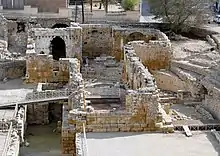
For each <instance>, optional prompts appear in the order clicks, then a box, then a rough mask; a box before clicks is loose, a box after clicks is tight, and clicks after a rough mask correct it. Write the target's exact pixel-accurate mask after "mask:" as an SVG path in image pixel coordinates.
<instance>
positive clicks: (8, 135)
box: [2, 122, 13, 156]
mask: <svg viewBox="0 0 220 156" xmlns="http://www.w3.org/2000/svg"><path fill="white" fill-rule="evenodd" d="M12 128H13V127H12V122H11V123H10V127H9V129H8V134H7V136H6V138H5V141H4V147H3V151H2V156H7V152H8V148H9V146H10V142H11V133H12Z"/></svg>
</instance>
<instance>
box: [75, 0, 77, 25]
mask: <svg viewBox="0 0 220 156" xmlns="http://www.w3.org/2000/svg"><path fill="white" fill-rule="evenodd" d="M77 16H78V6H77V2H76V0H75V22H77Z"/></svg>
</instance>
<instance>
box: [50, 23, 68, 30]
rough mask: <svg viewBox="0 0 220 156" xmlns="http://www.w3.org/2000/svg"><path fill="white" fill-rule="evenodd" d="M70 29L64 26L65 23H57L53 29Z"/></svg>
mask: <svg viewBox="0 0 220 156" xmlns="http://www.w3.org/2000/svg"><path fill="white" fill-rule="evenodd" d="M66 27H69V26H68V25H67V24H63V23H56V24H54V25H53V26H52V29H54V28H66Z"/></svg>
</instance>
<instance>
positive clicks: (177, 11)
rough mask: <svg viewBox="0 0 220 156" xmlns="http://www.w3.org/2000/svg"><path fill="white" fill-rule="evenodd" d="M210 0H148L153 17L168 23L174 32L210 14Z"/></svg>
mask: <svg viewBox="0 0 220 156" xmlns="http://www.w3.org/2000/svg"><path fill="white" fill-rule="evenodd" d="M211 1H212V0H148V3H149V6H150V10H151V13H153V14H154V15H155V18H160V19H162V21H163V22H167V23H169V24H170V26H171V29H172V30H173V31H174V32H178V31H183V30H184V29H186V28H187V26H198V25H201V24H203V23H204V22H205V18H207V17H208V16H210V14H211V7H210V4H211Z"/></svg>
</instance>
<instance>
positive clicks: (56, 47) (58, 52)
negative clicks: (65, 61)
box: [51, 36, 66, 61]
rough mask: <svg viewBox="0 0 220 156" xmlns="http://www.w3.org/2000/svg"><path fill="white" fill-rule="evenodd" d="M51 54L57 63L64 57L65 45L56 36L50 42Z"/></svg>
mask: <svg viewBox="0 0 220 156" xmlns="http://www.w3.org/2000/svg"><path fill="white" fill-rule="evenodd" d="M51 54H52V55H53V59H54V60H57V61H59V59H60V58H65V57H66V44H65V42H64V40H63V39H62V38H60V37H59V36H56V37H55V38H54V39H53V40H52V41H51Z"/></svg>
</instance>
